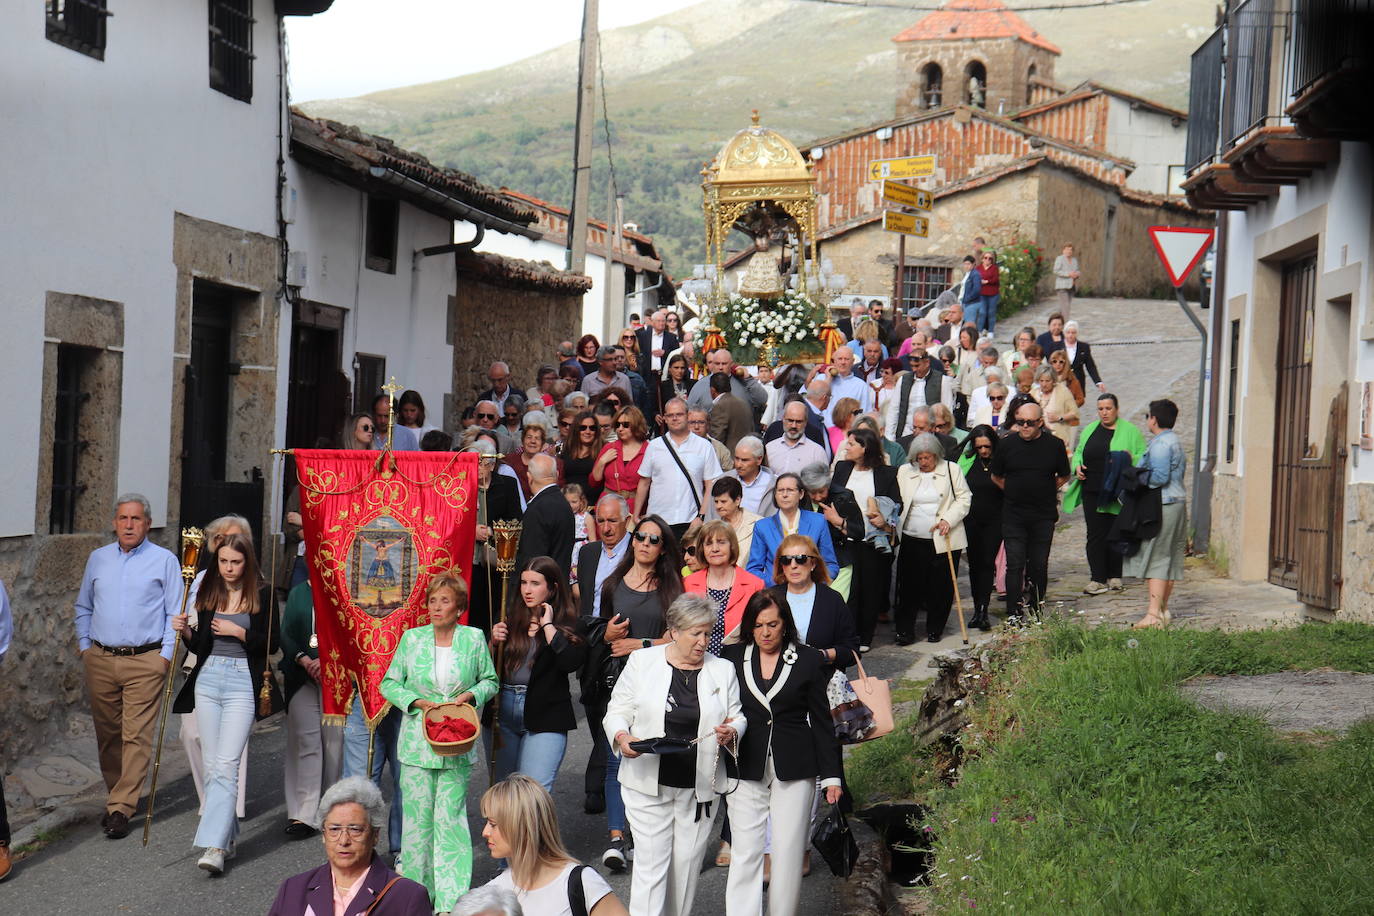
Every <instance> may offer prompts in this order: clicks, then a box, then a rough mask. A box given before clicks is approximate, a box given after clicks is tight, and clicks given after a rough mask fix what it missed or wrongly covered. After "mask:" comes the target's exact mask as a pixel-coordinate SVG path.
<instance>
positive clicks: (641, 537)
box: [633, 531, 663, 546]
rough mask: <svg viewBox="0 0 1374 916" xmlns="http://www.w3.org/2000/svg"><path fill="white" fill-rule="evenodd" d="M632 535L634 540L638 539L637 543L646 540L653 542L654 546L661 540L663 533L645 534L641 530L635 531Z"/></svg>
mask: <svg viewBox="0 0 1374 916" xmlns="http://www.w3.org/2000/svg"><path fill="white" fill-rule="evenodd" d="M633 537H634V539H635V540H636V541H639V543H641V544H643V543H645V542H646V541H647V542H648V543H650V544H653V545H654V546H658V544H659V543H661V542H662V541H663V535H661V534H645V533H644V532H642V531H636V532H635V533H634V535H633Z"/></svg>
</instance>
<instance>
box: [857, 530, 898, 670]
mask: <svg viewBox="0 0 1374 916" xmlns="http://www.w3.org/2000/svg"><path fill="white" fill-rule="evenodd" d="M852 549H853V563H854V571H853V572H852V573H851V574H850V579H849V609H850V611H852V612H853V614H854V623H855V627H856V629H858V631H859V644H860V645H864V646H871V645H873V632H874V631H875V630H876V629H877V628H878V617H879V616H881V615H882V613H883V611H885V610H887V606H888V605H887V595H888V584H889V583H890V582H891V581H892V555H891V554H884V553H879V552H878V550H877V548H875V547H874V546H873V545H872V544H870V543H869V542H868V541H864V542H862V543H859V544H855V545H854V546H853V548H852Z"/></svg>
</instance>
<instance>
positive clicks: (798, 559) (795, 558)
mask: <svg viewBox="0 0 1374 916" xmlns="http://www.w3.org/2000/svg"><path fill="white" fill-rule="evenodd" d="M814 559H815V557H813V556H811V555H810V554H809V553H784V554H779V555H778V562H779V563H781V564H782V565H783V566H793V565H796V566H805V565H806V564H807V563H809V562H810V561H812V560H814Z"/></svg>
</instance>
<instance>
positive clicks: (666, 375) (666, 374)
mask: <svg viewBox="0 0 1374 916" xmlns="http://www.w3.org/2000/svg"><path fill="white" fill-rule="evenodd" d="M691 390H692V373H691V372H690V371H689V369H688V366H687V358H686V357H685V356H683V355H682V354H681V353H679V354H677V355H676V356H672V357H670V358H669V359H668V366H667V367H666V368H665V369H664V370H663V378H662V379H660V380H659V383H658V401H657V403H656V404H655V405H654V406H655V408H656V410H655V413H654V415H655V417H657V416H659V415H661V414H662V413H663V405H664V404H667V403H668V402H669V401H671V400H672V399H673V398H682V399H683V400H684V401H685V400H687V395H688V394H690V393H691Z"/></svg>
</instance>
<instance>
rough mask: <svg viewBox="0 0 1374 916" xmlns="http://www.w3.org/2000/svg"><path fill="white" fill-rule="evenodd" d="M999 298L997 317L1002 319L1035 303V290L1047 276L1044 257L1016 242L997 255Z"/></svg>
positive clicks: (1034, 248) (1031, 246) (1029, 244)
mask: <svg viewBox="0 0 1374 916" xmlns="http://www.w3.org/2000/svg"><path fill="white" fill-rule="evenodd" d="M997 267H998V269H999V270H1000V271H1001V290H1002V298H1001V299H1000V300H999V301H998V303H997V317H999V318H1004V317H1006V316H1007V315H1010V314H1011V313H1012V312H1016V311H1020V310H1021V309H1023V308H1025V307H1026V306H1028V305H1031V304H1032V303H1034V302H1035V288H1036V286H1037V285H1038V284H1039V283H1040V281H1041V280H1042V279H1043V278H1044V277H1045V275H1046V274H1047V273H1048V272H1049V268H1048V267H1046V266H1045V255H1044V253H1043V252H1042V251H1041V250H1040V246H1039V245H1037V244H1035V243H1034V242H1028V241H1025V240H1023V239H1017V240H1016V241H1015V242H1013V243H1012V244H1010V245H1008V246H1006V247H1005V248H1003V249H1002V250H1001V251H999V252H998V253H997Z"/></svg>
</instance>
